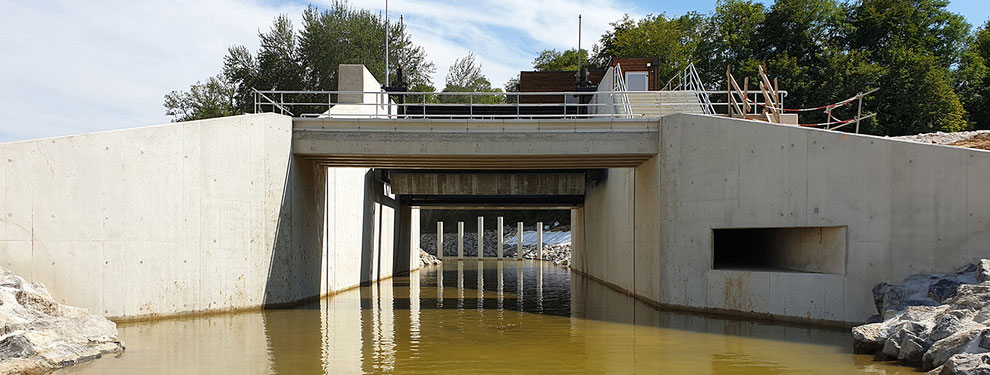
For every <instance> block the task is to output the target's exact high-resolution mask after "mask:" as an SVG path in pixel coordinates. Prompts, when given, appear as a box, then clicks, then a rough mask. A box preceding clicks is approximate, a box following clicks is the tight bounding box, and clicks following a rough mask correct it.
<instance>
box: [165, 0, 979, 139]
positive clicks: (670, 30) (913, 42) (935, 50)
mask: <svg viewBox="0 0 990 375" xmlns="http://www.w3.org/2000/svg"><path fill="white" fill-rule="evenodd" d="M947 5H948V1H946V0H856V1H849V2H842V1H838V0H777V1H775V2H774V3H773V4H772V5H769V6H765V5H763V4H761V3H759V2H756V1H752V0H719V1H718V3H717V5H716V8H715V10H714V11H713V12H711V13H709V14H701V13H697V12H691V13H688V14H685V15H680V16H667V15H666V14H663V13H660V14H651V15H648V16H646V17H643V18H639V19H634V18H631V17H629V16H626V17H624V18H622V19H620V20H617V21H616V22H613V23H612V24H611V25H610V28H609V30H608V31H607V32H606V33H605V34H604V35H602V36H601V38H600V40H599V41H598V43H597V44H596V45H595V46H593V48H592V49H591V51H590V52H589V51H587V50H582V51H581V53H580V54H579V53H578V52H577V51H576V50H574V49H572V50H566V51H557V50H544V51H542V52H541V53H539V55H538V56H537V57H536V58H535V59H534V60H533V68H534V69H535V70H541V71H549V70H575V69H577V65H578V64H577V63H578V61H579V60H580V61H582V63H583V64H586V65H587V66H589V67H590V68H592V69H595V68H602V67H604V66H605V65H606V64H607V63H608V61H609V59H611V58H613V57H655V58H658V59H659V60H660V63H659V65H658V73H659V76H660V77H673V76H674V75H675V74H676V73H678V72H679V71H680V70H681V69H683V68H684V67H685V65H686V64H687V63H688V62H694V63H695V65H696V66H697V68H698V70H699V72H700V74H701V76H702V80H703V81H704V82H705V84H706V86H708V88H710V89H713V90H715V89H718V90H724V89H725V88H726V84H727V82H726V75H725V72H726V68H727V67H731V69H732V71H733V72H734V73H733V74H734V75H735V76H736V77H744V76H750V77H755V76H756V75H757V69H758V66H760V65H763V66H765V67H766V68H767V70H768V72H769V74H770V75H771V76H774V77H779V79H780V88H781V89H783V90H787V91H788V96H787V98H786V101H785V103H786V106H787V107H788V108H804V107H817V106H820V105H823V104H829V103H834V102H838V101H840V100H842V99H846V98H849V97H852V96H854V95H856V94H857V93H859V92H864V91H866V90H868V89H870V88H879V89H880V90H879V91H878V92H876V93H875V94H873V95H870V96H868V97H867V98H866V100H865V101H864V107H865V108H867V109H869V110H870V111H874V112H876V113H877V116H876V117H875V118H873V119H871V120H869V121H867V122H866V123H864V124H863V128H864V129H865V132H867V133H871V134H877V135H903V134H915V133H921V132H932V131H960V130H969V129H974V128H975V129H990V69H988V68H987V65H988V64H990V22H988V23H985V24H983V25H982V26H981V27H979V28H977V29H975V30H974V28H973V26H972V25H970V24H968V23H967V22H966V21H965V19H964V18H963V17H962V16H961V15H959V14H955V13H952V12H950V11H948V10H947V8H946V7H947ZM386 28H388V29H389V33H388V34H389V41H388V43H389V51H390V54H389V58H390V60H391V61H392V62H393V69H390V70H389V74H390V75H391V76H390V79H391V80H392V81H393V82H394V80H395V78H396V77H395V74H396V70H395V68H394V67H396V66H400V67H401V68H402V71H403V74H404V77H405V81H406V82H407V83H408V84H409V86H410V91H418V92H434V91H436V90H435V88H434V86H433V82H432V81H431V78H430V77H431V76H432V74H433V73H435V72H436V68H435V66H434V65H433V63H432V62H430V61H428V60H427V57H426V51H424V49H423V48H422V47H421V46H419V45H416V44H415V43H414V42H413V41H412V37H411V36H410V34H409V33H408V31H407V30H406V28H405V26H404V25H403V24H402V23H401V22H398V23H397V22H388V23H386V22H385V20H384V18H383V17H382V16H381V15H378V14H375V13H372V12H370V11H367V10H362V9H356V8H352V7H350V6H349V5H348V4H347V3H346V1H336V2H334V3H333V4H331V6H330V7H329V8H328V9H324V10H321V9H318V8H316V7H312V6H310V7H309V8H307V9H306V10H305V11H304V12H303V15H302V25H301V27H300V29H299V30H298V31H296V30H295V29H294V26H293V25H292V22H291V20H290V19H289V17H287V16H284V15H283V16H279V17H277V18H276V19H275V20H274V22H273V24H272V26H271V28H270V29H269V30H267V31H265V32H259V39H260V47H259V50H258V51H257V52H256V53H252V52H251V51H249V50H248V49H247V48H245V47H244V46H233V47H230V48H229V50H228V53H227V55H226V57H225V58H224V62H223V67H222V70H221V73H220V74H218V75H217V76H214V77H210V78H209V79H207V80H206V81H205V82H197V83H196V84H193V85H192V86H191V87H190V88H189V90H178V91H173V92H171V93H169V94H168V95H166V97H165V103H164V105H165V107H166V114H167V115H170V116H173V118H174V119H175V120H176V121H185V120H193V119H201V118H210V117H219V116H227V115H232V114H237V113H245V112H251V111H253V105H254V103H253V97H252V96H251V92H250V90H251V88H256V89H259V90H336V88H337V76H336V74H337V66H338V65H339V64H342V63H357V64H364V65H365V66H367V67H368V70H369V71H371V73H372V74H373V75H374V76H375V78H376V79H378V80H379V81H380V82H384V75H385V66H384V59H383V58H382V53H383V51H384V46H385V35H386V33H385V29H386ZM445 78H446V79H445V82H444V87H443V89H442V90H441V91H445V92H469V91H477V92H500V91H501V88H495V87H493V86H492V84H491V82H490V81H489V80H488V79H487V78H486V77H485V76H484V74H482V71H481V63H480V61H478V60H477V58H476V56H474V55H473V54H469V55H468V56H466V57H464V58H461V59H458V60H457V61H455V62H454V64H452V65H451V67H450V71H449V72H448V74H447V75H446V77H445ZM739 79H740V80H741V78H739ZM517 83H518V80H517V79H516V78H514V79H512V80H510V81H509V82H507V83H506V84H505V85H504V88H505V89H506V91H514V90H515V89H516V88H517V87H516V84H517ZM739 83H740V84H741V83H742V82H739ZM662 84H663V82H661V85H662ZM411 99H413V98H411ZM511 99H512V98H511V97H506V96H503V95H494V96H491V97H489V98H488V102H492V103H497V102H505V101H511ZM415 100H417V101H418V100H426V101H427V102H458V101H462V100H465V97H459V96H454V95H428V96H427V97H426V98H415ZM852 111H854V109H843V110H839V111H838V112H836V116H837V117H839V118H851V117H852V116H853V115H854V113H853V112H852ZM816 115H817V114H814V112H811V113H805V114H803V115H802V116H816ZM821 116H822V118H821V119H820V120H819V119H814V118H812V119H810V121H805V120H802V122H819V121H821V120H824V119H825V117H824V114H822V115H821Z"/></svg>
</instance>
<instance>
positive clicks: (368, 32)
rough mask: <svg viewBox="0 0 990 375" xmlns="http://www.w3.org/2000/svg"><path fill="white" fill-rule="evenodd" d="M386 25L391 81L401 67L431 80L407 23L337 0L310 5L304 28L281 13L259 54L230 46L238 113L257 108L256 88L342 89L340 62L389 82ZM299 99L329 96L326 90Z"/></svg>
mask: <svg viewBox="0 0 990 375" xmlns="http://www.w3.org/2000/svg"><path fill="white" fill-rule="evenodd" d="M386 27H388V28H390V29H389V30H390V32H389V59H390V64H391V65H392V66H391V69H389V74H390V78H391V80H392V81H393V82H394V80H395V76H396V74H397V72H398V68H401V69H402V71H403V76H404V78H405V80H406V81H407V83H408V84H409V85H411V86H415V85H417V84H425V85H430V84H431V82H430V76H431V75H432V74H433V73H434V72H436V68H435V67H434V65H433V63H431V62H429V61H427V59H426V53H425V51H424V50H423V48H422V47H420V46H417V45H415V44H413V42H412V37H411V36H410V35H409V33H408V32H407V31H406V28H405V26H404V25H403V24H401V23H398V22H391V21H390V22H388V23H386V22H385V20H384V18H383V17H381V16H380V15H376V14H374V13H371V12H370V11H367V10H363V9H354V8H351V7H350V6H349V5H348V4H347V2H346V1H334V2H333V3H331V5H330V7H329V8H328V9H326V10H320V9H318V8H316V7H312V6H311V7H308V8H306V10H305V11H303V14H302V29H301V30H299V31H296V30H295V29H294V28H293V25H292V21H291V19H290V18H289V17H288V16H287V15H280V16H278V17H276V18H275V20H274V21H273V23H272V26H271V28H270V29H269V30H268V31H266V32H259V34H258V38H259V40H260V42H261V43H260V48H259V49H258V52H257V54H256V55H252V53H251V51H249V50H248V49H247V48H245V47H244V46H232V47H230V48H229V49H228V51H227V56H225V57H224V61H223V73H222V74H223V78H224V81H225V82H227V83H228V84H229V85H231V86H232V87H233V91H234V96H233V97H234V107H235V108H236V110H237V111H238V112H250V111H252V110H253V108H254V96H253V95H252V91H251V90H252V89H258V90H318V91H332V90H336V89H337V78H338V77H337V70H338V67H339V65H340V64H364V65H365V66H366V67H367V68H368V70H369V71H371V73H372V74H373V75H374V76H375V78H376V79H378V80H379V82H382V83H384V82H385V71H386V69H385V62H384V58H383V56H382V54H383V53H384V50H385V28H386ZM294 99H298V100H301V101H313V100H326V99H325V95H319V96H313V97H312V98H306V97H305V96H301V97H297V98H294ZM166 101H167V100H166ZM219 105H220V103H214V106H219ZM206 107H211V106H206ZM204 108H205V107H204ZM312 109H313V110H318V108H312ZM307 110H309V109H307ZM193 117H197V116H193ZM197 118H198V117H197Z"/></svg>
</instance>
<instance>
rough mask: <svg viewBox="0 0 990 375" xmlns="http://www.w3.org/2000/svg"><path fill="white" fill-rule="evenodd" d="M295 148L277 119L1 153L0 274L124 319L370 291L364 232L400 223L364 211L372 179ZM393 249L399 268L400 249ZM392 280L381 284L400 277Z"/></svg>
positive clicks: (91, 137) (12, 147)
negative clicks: (1, 269)
mask: <svg viewBox="0 0 990 375" xmlns="http://www.w3.org/2000/svg"><path fill="white" fill-rule="evenodd" d="M291 145H292V120H291V119H290V118H289V117H284V116H278V115H247V116H236V117H229V118H222V119H214V120H204V121H193V122H186V123H177V124H169V125H163V126H154V127H146V128H137V129H129V130H120V131H111V132H104V133H95V134H87V135H80V136H70V137H61V138H53V139H42V140H32V141H24V142H13V143H6V144H0V204H2V206H0V262H2V264H3V265H4V266H6V267H9V268H10V269H12V270H13V271H15V272H17V273H18V274H20V275H22V276H24V277H25V278H27V279H29V280H31V281H37V282H42V283H44V284H45V286H46V287H48V289H49V290H50V291H51V294H52V295H53V296H54V297H55V298H56V299H58V300H59V301H60V302H62V303H66V304H70V305H76V306H82V307H86V308H89V309H91V310H92V311H94V312H98V313H101V314H103V315H106V316H110V317H117V318H137V317H148V316H160V315H172V314H184V313H192V312H200V311H215V310H232V309H243V308H255V307H258V306H262V305H279V304H285V303H293V302H297V301H300V300H305V299H311V298H314V297H318V296H320V295H324V294H327V293H332V292H334V291H336V290H341V289H346V288H349V287H353V286H356V285H358V284H359V283H360V282H362V281H368V280H366V279H364V280H363V279H362V273H361V270H362V268H361V262H368V261H369V260H368V259H367V258H365V257H363V255H364V253H366V252H367V251H369V249H370V248H372V247H374V246H375V245H369V244H365V243H363V242H362V241H363V240H364V238H362V225H366V224H367V223H370V222H376V223H377V222H378V220H376V219H377V216H378V215H381V214H382V212H385V211H389V210H385V209H382V208H381V207H379V206H380V205H377V204H376V203H375V202H374V200H373V199H371V200H369V199H362V198H367V197H369V194H370V193H369V192H370V191H372V190H373V189H372V188H373V185H368V181H367V175H368V173H367V172H368V170H367V169H359V168H354V169H350V168H340V169H326V168H321V167H318V166H317V165H316V164H314V163H313V162H310V161H308V160H306V159H304V158H299V157H294V156H293V154H292V150H291ZM372 183H373V181H372ZM369 201H370V203H369ZM384 215H386V217H384V218H383V219H384V220H381V222H382V223H383V225H382V226H381V227H380V230H385V231H389V232H391V230H392V223H393V220H392V216H388V215H390V213H388V212H385V213H384ZM383 248H384V251H385V252H386V255H387V257H388V258H389V259H391V251H392V248H391V239H388V240H387V242H386V243H385V246H383ZM376 254H377V252H376ZM383 268H384V269H385V271H384V272H375V273H374V275H376V277H378V275H380V277H388V276H391V270H392V267H391V266H390V265H389V266H388V267H387V268H386V267H383ZM370 274H371V273H369V274H368V275H370ZM365 276H367V275H365Z"/></svg>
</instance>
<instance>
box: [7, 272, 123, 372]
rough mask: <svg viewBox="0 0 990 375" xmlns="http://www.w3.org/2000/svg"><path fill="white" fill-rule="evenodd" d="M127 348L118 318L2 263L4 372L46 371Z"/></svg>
mask: <svg viewBox="0 0 990 375" xmlns="http://www.w3.org/2000/svg"><path fill="white" fill-rule="evenodd" d="M123 350H124V344H123V343H122V342H120V341H118V340H117V325H116V324H114V322H111V321H109V320H107V319H106V318H103V317H102V316H98V315H93V314H90V313H89V312H88V311H86V310H85V309H81V308H78V307H71V306H64V305H61V304H59V303H58V302H56V301H55V300H54V299H53V298H52V297H51V296H50V295H49V294H48V291H47V290H45V287H44V286H42V285H41V284H38V283H28V282H26V281H24V279H23V278H21V277H19V276H17V275H15V274H14V273H13V272H10V271H9V270H7V269H4V268H2V267H0V374H43V373H47V372H49V371H52V370H54V369H58V368H62V367H67V366H71V365H75V364H77V363H81V362H85V361H89V360H92V359H96V358H99V357H101V356H102V355H103V354H107V353H116V352H120V351H123Z"/></svg>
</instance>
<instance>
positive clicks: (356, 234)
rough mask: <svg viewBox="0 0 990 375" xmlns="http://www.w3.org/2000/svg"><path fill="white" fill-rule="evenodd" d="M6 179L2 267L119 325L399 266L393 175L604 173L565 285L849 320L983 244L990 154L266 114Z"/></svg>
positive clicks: (587, 204)
mask: <svg viewBox="0 0 990 375" xmlns="http://www.w3.org/2000/svg"><path fill="white" fill-rule="evenodd" d="M343 81H346V80H344V79H342V82H343ZM0 161H2V163H0V175H2V176H3V178H2V179H0V184H2V185H0V192H2V194H3V195H2V197H0V202H2V204H3V206H2V209H0V262H2V263H3V265H4V266H6V267H9V268H10V269H12V270H13V271H15V272H17V273H19V274H21V275H23V276H25V277H26V278H28V279H30V280H32V281H38V282H42V283H44V284H45V285H46V286H47V287H48V289H49V290H50V291H51V293H52V295H53V296H55V297H56V298H57V299H59V300H60V302H64V303H68V304H71V305H78V306H82V307H86V308H90V309H92V310H93V311H99V312H102V313H103V314H105V315H108V316H111V317H117V318H139V317H148V316H159V315H171V314H185V313H194V312H203V311H218V310H232V309H244V308H256V307H259V306H266V305H275V306H277V305H283V304H290V303H294V302H299V301H304V300H308V299H313V298H316V297H319V296H321V295H327V294H332V293H335V292H337V291H340V290H343V289H347V288H351V287H354V286H357V285H359V284H361V283H368V282H374V281H376V280H380V279H384V278H388V277H390V276H392V275H394V274H398V273H403V272H408V271H409V270H410V269H412V268H414V267H415V265H416V264H417V262H412V261H411V260H412V259H414V257H416V256H417V255H416V254H418V247H419V245H418V243H417V241H418V238H419V235H418V229H419V222H418V217H419V215H418V211H417V207H418V206H416V205H413V204H409V201H408V200H405V199H404V198H403V197H402V194H396V193H395V191H393V188H394V187H398V185H395V186H393V185H390V184H389V179H388V175H389V172H390V171H389V170H387V169H393V170H394V169H401V170H410V169H412V170H427V171H433V172H431V173H435V172H436V171H459V172H463V171H468V172H471V173H475V172H477V171H485V172H489V173H495V174H499V173H501V174H504V175H509V176H511V175H512V174H514V173H519V174H525V173H528V174H532V173H534V172H536V173H537V174H541V173H545V174H547V175H550V174H560V172H561V171H562V170H566V171H570V172H578V173H585V176H587V175H588V173H589V171H591V170H603V172H602V173H600V175H599V177H597V178H595V179H586V180H585V182H586V183H585V184H584V186H583V189H582V190H581V191H580V194H579V195H578V196H579V197H580V201H577V202H573V205H572V206H571V208H572V210H571V213H572V215H571V216H572V220H571V227H572V252H573V254H572V269H573V270H575V271H577V272H581V273H584V274H587V275H589V276H591V277H593V278H595V279H598V280H600V281H603V282H605V283H607V284H609V285H611V286H613V287H614V288H617V289H620V290H623V291H625V292H627V293H629V294H631V295H634V296H636V297H637V298H639V299H642V300H644V301H648V302H650V303H653V304H656V305H662V306H675V307H678V308H686V309H695V310H704V311H716V312H725V313H731V314H741V315H758V316H766V317H776V318H782V319H791V320H806V321H809V320H810V321H818V322H824V323H833V324H848V323H852V322H861V321H863V320H864V319H865V318H866V317H868V316H869V315H871V314H872V313H874V305H873V299H872V295H871V291H870V290H871V288H872V286H873V285H874V284H876V283H878V282H881V281H888V280H899V279H901V278H903V277H905V276H907V275H909V274H912V273H916V272H920V271H929V270H946V269H952V268H953V267H955V266H957V265H961V264H966V263H969V262H973V261H975V260H976V259H978V258H980V257H986V255H987V253H988V249H990V246H988V245H990V200H988V199H986V197H988V196H990V152H987V151H981V150H972V149H962V148H956V147H946V146H937V145H926V144H918V143H911V142H905V141H898V140H892V139H886V138H880V137H872V136H865V135H853V134H845V133H838V132H828V131H821V130H815V129H808V128H800V127H793V126H785V125H775V124H767V123H762V122H755V121H749V120H739V119H729V118H722V117H715V116H704V115H693V114H672V115H668V116H663V117H661V118H638V119H600V118H599V119H568V120H561V119H557V120H533V119H529V120H518V119H517V120H501V119H495V120H493V119H487V120H486V119H462V120H430V119H426V120H423V119H419V120H403V119H394V118H393V119H372V120H354V119H333V118H322V119H299V118H295V119H294V118H290V117H287V116H280V115H274V114H258V115H247V116H236V117H229V118H221V119H214V120H205V121H194V122H188V123H178V124H170V125H164V126H157V127H148V128H139V129H131V130H122V131H113V132H105V133H96V134H89V135H81V136H72V137H61V138H53V139H42V140H32V141H24V142H13V143H5V144H0ZM382 168H385V169H386V170H383V169H382ZM436 174H437V175H440V173H436ZM479 174H480V173H479ZM481 178H482V177H479V180H478V181H483V179H481ZM485 178H487V177H485ZM510 178H511V177H510ZM565 180H566V178H564V180H561V181H565ZM565 185H566V184H565ZM565 187H566V186H565ZM534 189H535V188H534ZM462 193H464V194H467V195H470V196H476V195H484V194H483V192H481V191H470V192H466V193H465V192H462ZM511 195H512V194H506V195H504V196H505V197H508V198H506V199H510V198H512V197H511ZM519 195H527V194H525V192H522V193H521V194H519ZM549 196H550V195H543V197H549ZM423 198H429V199H432V202H433V203H436V204H444V202H445V201H444V200H443V199H445V197H444V196H442V194H441V195H432V194H431V193H429V192H426V193H424V194H423ZM488 198H493V196H489V197H487V198H486V199H488ZM538 203H539V202H536V204H538ZM459 229H460V232H462V233H463V227H461V228H459ZM520 232H522V228H521V227H520ZM518 243H519V244H521V243H522V241H519V242H518ZM458 247H459V248H460V249H463V243H459V246H458ZM459 255H460V256H461V257H463V250H461V252H459Z"/></svg>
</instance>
